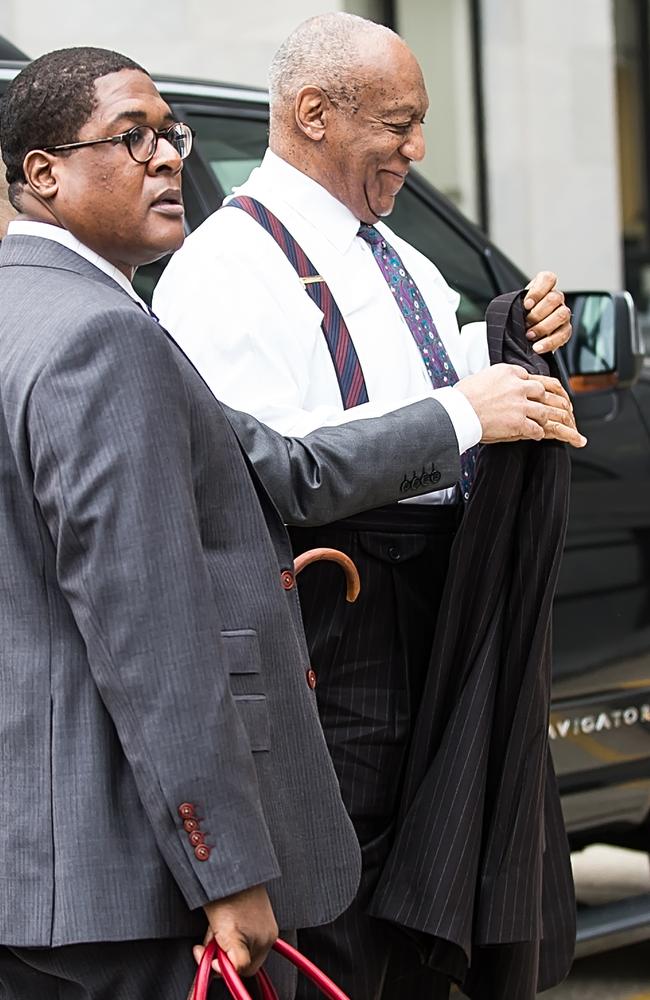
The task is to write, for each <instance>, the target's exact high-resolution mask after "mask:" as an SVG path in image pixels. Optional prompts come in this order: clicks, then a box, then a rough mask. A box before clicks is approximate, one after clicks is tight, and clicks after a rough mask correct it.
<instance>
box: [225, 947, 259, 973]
mask: <svg viewBox="0 0 650 1000" xmlns="http://www.w3.org/2000/svg"><path fill="white" fill-rule="evenodd" d="M223 950H224V951H225V953H226V955H227V956H228V958H229V959H230V961H231V962H232V964H233V965H234V967H235V969H236V970H237V972H238V973H239V975H240V976H254V975H255V973H256V972H257V970H258V969H259V967H260V966H261V964H262V962H263V961H264V959H265V958H266V955H267V952H268V948H264V949H257V952H256V953H255V954H252V949H251V950H250V951H249V949H248V948H247V946H246V944H245V943H244V942H243V941H241V940H239V941H234V942H233V943H232V944H231V945H230V946H228V947H225V948H223Z"/></svg>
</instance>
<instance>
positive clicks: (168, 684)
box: [0, 49, 571, 1000]
mask: <svg viewBox="0 0 650 1000" xmlns="http://www.w3.org/2000/svg"><path fill="white" fill-rule="evenodd" d="M0 143H1V145H2V151H3V154H2V155H3V159H4V162H5V165H6V167H7V180H8V182H9V185H10V189H9V190H10V197H11V200H12V202H13V204H14V206H15V207H16V208H18V210H19V211H20V213H21V214H20V216H19V218H18V220H17V221H15V222H12V223H11V224H10V227H9V235H8V236H7V238H6V239H4V240H3V242H2V248H1V249H0V300H1V301H2V317H1V319H0V401H1V404H0V438H1V441H2V447H0V493H1V498H0V499H1V502H0V512H1V513H0V566H1V567H2V570H1V574H0V736H1V740H2V758H1V759H2V785H1V786H0V789H1V790H0V795H1V797H2V798H1V802H2V814H3V818H4V822H3V824H2V826H1V828H0V858H1V862H0V865H1V867H0V875H1V876H2V893H0V994H2V996H6V997H9V998H12V1000H24V998H26V997H34V998H35V997H38V998H39V1000H54V998H56V1000H80V998H83V1000H99V998H102V1000H104V998H108V997H110V998H111V1000H136V998H147V1000H154V998H155V1000H167V998H169V1000H179V998H181V997H184V996H185V995H186V993H187V989H188V986H189V982H190V980H191V977H192V972H193V967H194V966H193V960H192V945H193V944H196V942H197V941H198V940H200V939H201V937H202V936H203V934H204V932H205V930H206V926H207V925H209V928H210V930H211V931H212V932H213V933H214V934H215V936H216V938H217V940H218V942H219V943H220V945H221V946H222V947H223V948H224V949H225V951H226V952H227V953H228V955H229V957H230V958H231V960H232V961H233V963H234V964H235V966H236V967H237V968H238V969H239V970H240V971H242V972H243V973H244V974H251V973H253V972H254V971H255V970H256V969H257V968H258V967H259V965H260V964H261V962H262V961H263V960H264V958H265V956H266V954H267V951H268V949H269V947H270V945H271V943H272V941H273V940H274V938H275V935H276V933H277V925H276V920H277V922H278V923H279V924H280V926H281V927H285V928H295V927H298V926H306V925H312V924H317V923H322V922H325V921H327V920H331V919H332V918H333V917H334V916H336V914H337V913H339V912H341V911H342V910H343V909H344V908H345V907H346V906H347V905H348V904H349V902H350V900H351V898H352V897H353V895H354V893H355V890H356V886H357V882H358V876H359V854H358V846H357V843H356V839H355V836H354V833H353V830H352V827H351V824H350V822H349V820H348V818H347V816H346V813H345V810H344V808H343V805H342V803H341V800H340V795H339V790H338V785H337V781H336V777H335V774H334V771H333V768H332V766H331V763H330V760H329V756H328V753H327V749H326V746H325V742H324V739H323V736H322V732H321V730H320V726H319V723H318V715H317V710H316V702H315V696H314V692H313V682H312V675H313V671H312V670H311V669H310V665H309V662H308V655H307V650H306V646H305V642H304V636H303V633H302V627H301V623H300V615H299V606H298V600H297V596H296V590H295V586H294V576H293V572H292V558H291V548H290V545H289V541H288V537H287V535H286V531H285V528H284V526H283V524H282V520H281V517H280V515H279V514H278V510H277V509H276V507H275V506H274V505H273V503H272V502H271V499H270V497H269V494H268V493H267V492H266V490H265V488H264V486H262V484H261V482H260V480H259V479H258V477H257V475H256V474H255V473H254V472H253V471H252V470H251V466H250V464H249V463H248V462H247V460H246V459H245V457H244V454H243V451H242V447H245V448H246V449H247V450H248V451H249V453H250V454H251V455H252V457H253V459H254V460H255V462H256V463H257V464H259V465H260V467H261V468H262V469H263V470H264V474H265V485H266V486H267V488H268V489H269V490H270V491H271V492H272V494H273V499H274V501H275V504H276V505H277V507H278V508H279V510H280V514H281V515H282V517H283V518H284V520H286V521H288V522H293V523H300V522H301V521H302V522H309V521H310V520H311V521H313V522H319V521H323V520H326V519H327V517H328V516H332V515H333V514H334V515H335V516H346V515H349V514H352V513H354V512H356V511H358V510H360V509H362V508H364V507H373V506H378V505H379V504H381V503H386V502H388V501H389V500H391V499H395V498H396V497H397V496H398V495H399V491H400V483H401V481H402V478H403V470H404V468H411V467H414V468H420V466H421V465H426V466H427V468H428V467H431V468H434V467H435V469H436V471H437V472H439V473H440V480H439V483H440V485H442V486H444V485H450V484H452V483H453V482H454V481H455V480H456V479H457V477H458V474H459V462H458V451H457V447H456V444H455V437H454V434H453V430H452V427H451V424H450V421H449V419H448V418H447V416H446V414H445V412H444V411H443V409H442V408H441V407H440V406H439V404H437V403H436V402H435V401H434V400H425V401H422V402H419V403H416V404H414V405H413V406H411V407H408V408H405V409H404V410H402V411H398V412H397V413H394V414H389V415H388V416H386V417H383V418H380V419H378V420H376V421H364V422H363V423H356V424H350V425H349V426H348V427H347V428H345V429H341V428H330V429H328V430H326V431H319V432H315V433H314V434H313V435H310V436H308V437H307V438H305V439H304V440H303V441H301V442H296V441H292V440H287V439H284V438H282V437H281V436H279V435H277V434H276V433H275V432H273V431H271V430H269V429H268V428H265V427H264V426H263V425H260V424H258V423H257V422H256V421H255V420H254V418H251V417H247V416H245V415H242V414H236V413H234V412H233V411H227V412H224V409H223V408H222V407H221V406H220V405H219V404H218V403H217V402H216V400H215V398H214V396H213V395H212V393H211V392H210V390H209V389H208V388H207V386H206V385H205V383H204V382H203V380H202V379H201V378H200V377H199V375H198V374H197V373H196V371H195V370H194V368H193V367H192V366H191V364H190V363H189V362H188V361H187V360H186V358H185V356H184V355H183V354H182V353H181V352H180V351H179V350H178V349H177V348H176V346H175V345H174V344H173V342H172V341H171V340H170V339H169V338H168V337H167V335H166V334H165V331H164V330H163V329H162V328H161V327H160V326H159V325H158V324H157V323H156V322H155V321H154V320H153V319H152V317H151V316H150V314H149V313H148V310H147V309H146V306H144V304H143V303H142V302H140V300H139V299H138V297H137V295H136V293H135V292H134V291H133V288H132V286H131V278H132V276H133V272H134V269H135V268H136V267H137V266H138V265H140V264H143V263H145V262H148V261H151V260H155V259H157V258H158V257H160V256H162V255H163V254H164V253H167V252H169V251H170V250H173V249H175V248H177V247H179V246H180V244H181V243H182V242H183V238H184V220H183V206H182V199H181V170H182V162H183V159H184V158H185V157H186V156H187V155H188V153H189V151H190V148H191V143H192V135H191V131H190V130H189V129H188V128H187V126H185V125H183V124H181V123H177V122H174V121H173V119H172V115H171V112H170V109H169V108H168V106H167V105H166V104H165V103H164V101H163V100H162V98H161V97H160V95H159V94H158V92H157V90H156V89H155V87H154V85H153V83H152V81H151V79H150V77H149V76H148V74H147V73H146V72H145V71H144V70H142V69H141V67H139V66H137V65H136V64H135V63H133V62H132V61H131V60H129V59H127V58H125V57H123V56H120V55H118V54H116V53H112V52H107V51H105V50H102V49H68V50H62V51H60V52H54V53H51V54H49V55H47V56H43V57H42V58H41V59H38V60H36V61H35V62H34V63H32V64H31V65H30V66H28V67H27V68H26V69H24V70H23V71H22V73H20V74H19V76H18V77H17V78H16V79H15V80H14V82H13V83H12V85H11V86H10V88H9V90H8V92H7V94H6V97H5V99H4V102H3V106H2V117H1V126H0ZM504 369H507V366H504ZM505 377H508V375H507V374H506V376H505ZM518 382H519V384H520V386H521V391H520V393H519V395H518V396H517V398H516V400H514V405H513V398H512V396H511V397H510V404H511V405H510V406H509V407H508V408H507V413H506V412H505V408H504V413H503V414H502V417H501V423H498V421H497V422H494V423H493V425H491V429H492V432H493V433H494V434H499V433H500V434H501V435H507V434H510V435H513V434H515V435H516V434H518V435H522V436H532V437H538V438H539V437H542V436H543V434H544V429H543V428H544V425H546V423H547V422H548V421H549V420H553V419H555V420H560V421H566V422H567V424H571V417H570V414H569V411H568V406H567V405H565V403H564V401H563V400H562V398H561V396H560V395H556V397H555V402H554V405H552V406H551V405H548V404H547V403H546V402H545V398H546V393H545V391H544V387H543V386H542V385H541V384H540V383H538V382H536V381H535V380H534V379H525V378H523V377H522V378H520V379H518ZM476 384H477V387H480V381H479V382H478V383H476ZM558 391H559V390H558ZM233 425H234V428H235V430H236V433H237V436H235V433H234V431H233ZM238 438H239V440H238ZM289 491H291V492H289ZM414 492H417V490H414ZM206 918H207V920H206ZM219 995H221V996H223V995H224V994H223V987H222V986H221V984H219V983H216V984H215V985H214V987H213V994H212V996H215V997H216V996H219ZM280 995H281V998H282V1000H289V998H291V997H292V995H293V984H292V982H291V980H290V978H288V979H287V980H286V981H283V982H282V983H281V985H280Z"/></svg>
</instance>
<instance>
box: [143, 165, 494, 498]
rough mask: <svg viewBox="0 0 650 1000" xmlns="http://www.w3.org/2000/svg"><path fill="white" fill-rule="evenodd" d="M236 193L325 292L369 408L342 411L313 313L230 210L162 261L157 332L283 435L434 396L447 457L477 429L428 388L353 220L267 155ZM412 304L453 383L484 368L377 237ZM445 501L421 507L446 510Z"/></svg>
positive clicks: (425, 269)
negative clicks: (452, 443) (414, 293)
mask: <svg viewBox="0 0 650 1000" xmlns="http://www.w3.org/2000/svg"><path fill="white" fill-rule="evenodd" d="M236 193H237V194H240V195H249V196H251V197H253V198H256V199H257V200H258V201H260V202H262V203H263V204H264V205H266V207H267V208H269V209H270V211H271V212H273V213H274V214H275V215H276V216H277V217H278V218H279V219H280V221H281V222H283V223H284V225H285V226H286V227H287V229H288V230H289V232H290V233H291V234H292V235H293V237H294V238H295V239H296V241H297V242H298V244H299V245H300V246H301V247H302V249H303V250H304V252H305V253H306V255H307V256H308V257H309V259H310V260H311V261H312V263H313V264H314V266H315V268H316V269H317V271H318V273H319V274H320V275H322V277H323V278H324V279H325V281H326V282H327V284H328V286H329V288H330V291H331V292H332V295H333V297H334V300H335V302H336V303H337V305H338V307H339V309H340V310H341V312H342V314H343V316H344V318H345V322H346V325H347V327H348V330H349V332H350V336H351V338H352V341H353V343H354V346H355V349H356V351H357V354H358V357H359V361H360V364H361V368H362V370H363V374H364V378H365V382H366V387H367V390H368V398H369V402H367V403H363V404H361V405H360V406H356V407H353V408H351V409H349V410H344V409H343V404H342V401H341V394H340V390H339V385H338V381H337V378H336V373H335V370H334V366H333V364H332V360H331V357H330V354H329V350H328V347H327V344H326V341H325V337H324V335H323V332H322V329H321V321H322V318H323V317H322V313H321V311H320V310H319V309H318V307H317V306H316V304H315V303H314V302H313V301H312V299H310V298H309V296H308V295H307V293H306V291H305V289H304V286H303V285H302V283H301V282H300V281H299V279H298V277H297V275H296V272H295V270H294V269H293V267H292V266H291V264H290V263H289V262H288V261H287V259H286V257H285V255H284V253H283V252H282V250H281V249H280V248H279V247H278V246H277V244H276V243H275V241H274V240H273V239H272V237H271V236H270V235H269V234H268V233H267V232H266V231H265V230H264V229H263V228H262V227H261V226H260V225H259V223H257V222H256V221H255V220H254V219H252V218H251V217H250V216H248V215H247V213H245V212H242V211H241V210H240V209H235V208H233V209H230V210H228V209H223V210H220V211H218V212H216V213H214V214H213V215H212V216H210V218H208V219H207V220H206V221H205V222H204V223H203V224H202V225H201V226H200V227H199V228H198V229H197V230H196V231H195V232H194V233H192V235H190V236H189V237H188V238H187V239H186V241H185V244H184V246H183V247H182V248H181V249H180V250H179V251H178V252H177V253H176V254H175V255H174V257H173V258H172V260H171V262H170V263H169V265H168V266H167V268H166V270H165V271H164V273H163V275H162V277H161V279H160V281H159V283H158V286H157V288H156V291H155V293H154V299H153V308H154V311H155V312H156V314H157V315H158V317H159V318H160V321H161V322H162V323H163V325H164V326H165V327H166V328H167V329H168V330H169V332H170V333H171V334H172V336H173V337H174V338H175V339H176V340H177V341H178V343H179V344H180V346H181V347H182V349H183V350H184V351H185V353H186V354H187V355H188V357H189V358H190V359H191V360H192V362H193V363H194V364H195V365H196V367H197V369H198V370H199V371H200V372H201V374H202V376H203V378H204V379H205V380H206V382H207V383H208V385H209V386H210V388H211V389H212V391H213V392H214V394H215V395H216V396H217V397H218V398H219V399H222V400H223V401H224V402H225V403H227V404H228V405H230V406H232V407H235V408H236V409H240V410H245V411H247V412H249V413H252V414H254V415H255V416H256V417H258V419H260V420H263V421H264V422H265V423H267V424H269V425H270V426H271V427H274V428H275V429H276V430H278V431H280V432H281V433H283V434H288V435H296V436H299V437H300V436H303V435H305V434H307V433H309V431H311V430H313V429H314V428H316V427H322V426H324V425H328V424H340V423H343V422H345V421H349V420H356V419H359V418H362V417H371V416H377V415H380V414H383V413H386V412H388V411H389V410H393V409H396V408H398V407H400V406H404V405H406V404H407V403H411V402H414V401H416V400H419V399H423V398H426V397H430V396H433V397H435V398H436V399H438V401H439V402H440V403H441V404H442V405H443V406H444V407H445V409H446V410H447V412H448V414H449V416H450V418H451V421H452V423H453V426H454V430H455V432H456V437H457V438H458V443H459V451H461V452H462V451H464V450H466V449H467V448H469V447H471V446H472V445H474V444H476V443H477V442H478V441H479V439H480V437H481V425H480V422H479V420H478V417H477V416H476V413H475V412H474V410H473V408H472V406H471V404H470V403H469V401H468V400H467V399H466V397H465V396H464V395H463V393H461V392H460V391H459V390H457V389H454V388H452V387H447V388H442V389H433V388H432V386H431V382H430V379H429V376H428V375H427V372H426V369H425V367H424V363H423V361H422V358H421V355H420V352H419V349H418V347H417V345H416V343H415V341H414V339H413V336H412V334H411V332H410V331H409V329H408V326H407V324H406V321H405V320H404V318H403V316H402V314H401V312H400V310H399V308H397V307H396V303H395V301H394V299H393V295H392V293H391V291H390V289H389V287H388V284H387V282H386V280H385V278H384V277H383V274H382V272H381V270H380V268H379V267H378V265H377V262H376V261H375V259H374V257H373V254H372V250H371V249H370V247H369V246H368V245H367V243H366V242H365V241H364V240H362V239H361V238H360V237H358V236H357V231H358V229H359V220H358V219H357V218H356V217H355V216H354V215H353V214H352V213H351V212H350V211H349V210H348V209H347V208H346V207H345V205H343V204H342V203H341V202H339V201H338V200H337V199H336V198H334V197H333V196H332V195H331V194H329V192H328V191H326V190H325V189H324V188H323V187H322V186H321V185H320V184H317V183H316V182H315V181H313V180H312V179H311V178H309V177H307V176H306V175H305V174H303V173H301V172H300V171H299V170H297V169H296V168H295V167H293V166H291V165H290V164H288V163H287V162H285V161H284V160H282V159H280V158H279V157H278V156H276V155H275V154H273V153H272V152H271V151H270V150H267V152H266V155H265V157H264V160H263V162H262V164H261V166H260V167H257V168H256V169H255V170H253V172H252V174H251V175H250V177H249V178H248V180H247V181H246V183H245V184H244V185H243V186H242V187H240V188H239V189H237V191H236ZM377 228H378V230H379V231H380V232H381V233H382V234H383V235H385V237H386V239H387V240H388V241H389V243H391V245H392V246H393V247H394V248H395V249H396V250H397V252H398V253H399V255H400V257H401V258H402V260H403V262H404V264H405V266H406V268H407V269H408V271H409V272H410V274H411V276H412V277H413V280H414V281H415V283H416V285H417V286H418V288H419V290H420V293H421V294H422V295H423V297H424V299H425V301H426V303H427V305H428V307H429V310H430V312H431V315H432V317H433V320H434V322H435V324H436V327H437V329H438V332H439V334H440V336H441V338H442V340H443V342H444V344H445V347H446V349H447V351H448V354H449V356H450V359H451V361H452V363H453V365H454V367H455V369H456V372H457V373H458V376H459V378H462V377H463V376H464V375H468V374H470V373H471V372H473V371H477V370H479V369H480V368H482V367H484V366H485V365H486V364H488V355H487V343H486V337H485V326H484V324H482V323H481V324H471V325H470V326H468V327H465V328H464V330H463V335H462V336H461V334H460V332H459V329H458V323H457V320H456V308H457V306H458V301H459V296H458V294H457V293H456V292H454V291H453V290H452V289H451V288H450V287H449V285H447V283H446V282H445V280H444V278H443V277H442V275H441V274H440V272H439V271H438V269H437V268H436V267H435V266H434V265H433V264H432V263H431V262H430V261H429V260H428V259H427V258H426V257H424V256H423V255H422V254H420V253H419V252H418V251H417V250H415V249H414V248H413V247H411V246H409V244H407V243H405V242H404V241H403V240H401V239H400V238H399V237H398V236H397V235H396V234H395V233H393V232H391V230H390V229H388V227H387V226H385V225H383V224H382V223H378V225H377ZM452 495H453V490H452V491H441V492H439V493H437V494H431V495H430V496H429V497H428V498H417V499H418V500H419V501H422V500H429V502H444V501H445V500H449V499H450V498H451V496H452Z"/></svg>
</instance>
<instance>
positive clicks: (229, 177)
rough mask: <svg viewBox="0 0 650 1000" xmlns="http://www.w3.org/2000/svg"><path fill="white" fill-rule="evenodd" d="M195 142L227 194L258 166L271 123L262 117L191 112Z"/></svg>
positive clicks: (189, 121) (188, 122) (189, 116)
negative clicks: (235, 116) (195, 113)
mask: <svg viewBox="0 0 650 1000" xmlns="http://www.w3.org/2000/svg"><path fill="white" fill-rule="evenodd" d="M186 117H187V124H188V125H191V126H192V128H193V129H194V130H195V131H196V139H195V142H197V143H198V145H199V149H200V151H201V155H202V157H203V160H204V161H205V163H207V164H208V165H209V167H210V169H211V170H212V172H213V174H214V176H215V177H216V179H217V182H218V184H219V187H220V188H221V190H222V191H223V193H224V195H227V194H230V193H231V191H232V189H233V188H234V187H238V186H239V185H240V184H243V183H244V181H245V180H246V178H247V177H248V175H249V174H250V172H251V170H252V169H253V168H254V167H257V166H258V165H259V164H260V162H261V160H262V157H263V156H264V151H265V149H266V147H267V144H268V136H269V127H268V122H267V121H266V120H265V119H262V118H230V117H226V116H223V117H222V116H217V115H192V114H190V115H188V116H186Z"/></svg>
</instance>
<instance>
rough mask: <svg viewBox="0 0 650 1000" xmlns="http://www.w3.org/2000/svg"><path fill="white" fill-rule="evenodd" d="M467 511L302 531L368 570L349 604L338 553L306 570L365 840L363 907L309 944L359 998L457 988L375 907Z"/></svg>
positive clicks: (312, 542) (317, 642)
mask: <svg viewBox="0 0 650 1000" xmlns="http://www.w3.org/2000/svg"><path fill="white" fill-rule="evenodd" d="M459 519H460V508H459V507H455V506H454V507H449V506H437V505H436V506H433V505H427V506H422V505H420V504H418V505H411V504H402V505H400V506H399V508H398V507H397V506H394V507H391V508H383V509H381V510H378V511H371V512H369V513H367V514H361V515H358V516H357V517H354V518H350V519H349V520H347V521H340V522H338V523H336V524H332V525H328V526H326V527H320V528H315V529H306V528H300V529H295V528H294V529H292V531H291V535H292V542H293V545H294V551H295V553H296V554H297V553H298V552H300V551H304V550H306V549H308V548H313V547H315V546H319V545H326V546H332V547H334V548H338V549H341V550H342V551H344V552H346V553H347V554H348V555H349V556H350V557H351V558H352V559H353V560H354V561H355V563H356V565H357V567H358V569H359V572H360V575H361V583H362V585H361V594H360V596H359V599H358V601H357V603H356V604H354V605H348V604H346V602H345V594H344V587H343V581H342V578H341V576H340V570H339V569H338V568H337V567H336V566H333V565H332V564H328V563H318V564H315V565H314V566H312V567H310V568H309V569H308V570H306V571H305V573H304V574H303V575H301V577H300V579H299V594H300V602H301V608H302V613H303V619H304V622H305V630H306V633H307V640H308V643H309V648H310V655H311V660H312V666H313V668H314V670H315V671H316V675H317V687H316V695H317V698H318V705H319V713H320V717H321V721H322V724H323V728H324V731H325V737H326V739H327V743H328V747H329V750H330V753H331V755H332V759H333V761H334V766H335V768H336V772H337V775H338V778H339V782H340V785H341V792H342V796H343V800H344V802H345V805H346V808H347V809H348V812H349V813H350V816H351V817H352V821H353V823H354V826H355V830H356V832H357V836H358V837H359V841H360V843H361V848H362V857H363V872H362V880H361V885H360V888H359V892H358V894H357V897H356V899H355V901H354V902H353V904H352V906H351V907H350V908H349V909H348V910H347V911H346V912H345V913H344V914H343V915H342V916H340V917H339V918H338V919H337V920H335V921H334V922H333V923H331V924H327V925H325V926H324V927H319V928H311V929H308V930H301V931H299V933H298V944H299V947H300V948H301V950H302V951H304V953H305V954H306V955H308V956H309V957H310V958H311V959H312V960H313V961H315V962H316V963H317V964H318V965H320V966H321V967H322V968H323V969H324V970H325V971H326V972H328V973H329V974H330V975H331V977H332V978H333V979H334V980H335V982H337V983H338V984H339V985H340V986H341V988H342V989H343V990H344V991H345V992H346V993H347V994H348V995H349V996H350V997H351V998H352V1000H379V998H380V997H382V998H383V1000H392V998H393V997H394V998H395V1000H397V998H398V997H399V998H400V1000H403V998H404V997H405V996H409V997H412V998H416V997H422V998H423V1000H439V998H440V1000H443V998H446V997H447V996H448V992H449V986H448V981H447V979H446V977H441V976H440V975H438V974H437V973H435V972H433V971H432V970H430V969H428V968H427V967H425V966H424V965H423V964H422V963H421V960H420V957H419V954H418V952H417V950H416V949H415V947H414V945H413V943H412V941H411V940H410V939H409V938H407V937H406V936H404V934H403V933H402V932H401V931H400V930H399V929H398V928H396V927H395V926H391V924H389V923H386V922H384V921H381V920H376V919H374V918H371V917H369V916H368V915H367V914H366V912H365V908H366V905H367V903H368V901H369V899H370V897H371V896H372V892H373V890H374V887H375V885H376V883H377V879H378V877H379V874H380V872H381V869H382V866H383V864H384V861H385V859H386V856H387V854H388V851H389V849H390V846H391V843H392V840H393V836H394V832H395V819H396V814H397V809H398V806H399V801H400V793H401V779H402V775H403V772H404V767H405V763H406V757H407V753H408V749H409V743H410V737H411V733H412V729H413V721H414V718H415V716H416V713H417V707H418V704H419V701H420V697H421V692H422V689H423V685H424V682H425V675H426V671H427V668H428V665H429V660H430V658H431V644H432V639H433V633H434V630H435V625H436V613H437V608H438V605H439V602H440V596H441V593H442V589H443V586H444V581H445V577H446V572H447V563H448V558H449V552H450V549H451V545H452V542H453V538H454V534H455V531H456V528H457V525H458V522H459ZM316 996H317V993H316V992H315V990H314V988H313V987H312V986H311V985H309V984H308V983H307V982H306V981H303V982H301V983H299V986H298V994H297V997H298V998H299V1000H315V998H316Z"/></svg>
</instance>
